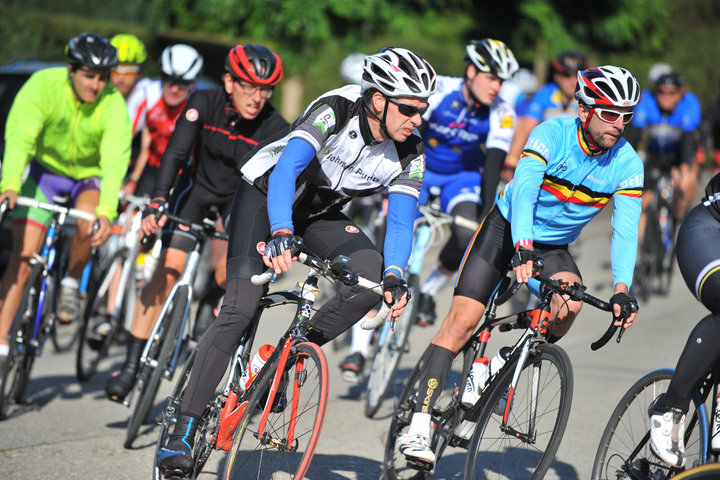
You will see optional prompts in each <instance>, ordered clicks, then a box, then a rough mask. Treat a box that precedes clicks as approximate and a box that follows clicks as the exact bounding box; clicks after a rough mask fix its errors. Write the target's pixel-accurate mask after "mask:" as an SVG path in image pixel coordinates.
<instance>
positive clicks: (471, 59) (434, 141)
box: [418, 38, 518, 326]
mask: <svg viewBox="0 0 720 480" xmlns="http://www.w3.org/2000/svg"><path fill="white" fill-rule="evenodd" d="M517 70H518V63H517V60H515V56H514V55H513V53H512V51H511V50H510V49H509V48H508V47H507V45H505V44H504V43H503V42H501V41H499V40H494V39H491V38H486V39H483V40H475V41H472V42H470V43H469V44H468V45H467V46H466V47H465V71H464V72H463V78H456V77H440V78H439V81H438V93H437V94H435V95H434V96H433V97H432V98H431V99H430V106H431V107H430V109H429V110H428V112H427V113H426V114H425V129H424V130H423V134H422V136H423V140H424V142H425V145H426V148H427V172H426V174H425V179H424V181H423V188H422V191H421V193H420V200H419V202H420V204H426V203H427V201H428V199H429V197H430V189H431V188H432V187H436V188H439V189H440V190H441V194H440V205H441V207H442V209H443V211H445V212H447V213H449V214H451V215H459V216H461V217H465V218H468V219H470V220H473V221H476V220H479V219H481V218H482V217H483V216H484V215H485V214H487V212H488V211H490V207H491V206H492V205H493V203H494V198H495V194H496V192H497V185H498V181H499V179H500V168H501V167H502V165H503V161H504V160H505V157H506V156H507V153H508V150H509V149H510V142H511V140H512V138H513V132H514V131H515V121H516V118H515V111H514V110H513V107H512V106H511V105H509V104H508V103H507V102H505V100H504V99H503V98H502V97H501V96H499V93H500V89H501V86H502V84H503V82H504V81H506V80H509V79H510V78H512V76H513V74H514V73H515V72H516V71H517ZM481 170H482V175H481V173H480V172H481ZM450 231H451V235H450V238H449V239H448V241H447V243H446V244H445V246H444V247H443V249H442V250H441V251H440V256H439V259H438V265H437V267H436V268H435V269H434V270H433V271H432V273H430V276H429V277H428V279H427V280H426V281H425V283H424V284H423V285H422V287H421V288H420V298H419V299H418V323H419V324H420V325H422V326H430V325H432V324H433V323H434V322H435V318H436V314H435V300H434V297H435V295H436V294H437V292H438V291H439V290H440V289H441V288H443V287H444V286H446V285H447V284H448V283H449V281H450V279H451V276H452V275H453V274H454V273H455V272H456V271H457V269H458V267H459V266H460V261H461V260H462V255H463V252H464V251H465V247H466V246H467V244H468V243H469V242H470V239H471V238H472V236H473V233H474V232H473V231H472V230H468V229H467V228H464V227H461V226H458V225H453V226H452V227H451V230H450Z"/></svg>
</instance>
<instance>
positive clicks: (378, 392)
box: [363, 190, 478, 418]
mask: <svg viewBox="0 0 720 480" xmlns="http://www.w3.org/2000/svg"><path fill="white" fill-rule="evenodd" d="M438 193H439V192H433V191H432V190H431V198H430V201H429V202H428V204H427V205H420V206H419V207H418V210H419V211H420V214H421V215H420V217H418V219H417V220H416V221H415V229H414V232H415V233H414V235H413V248H412V253H411V255H410V259H409V261H408V266H407V268H406V272H407V273H408V291H409V293H410V298H409V300H408V303H407V305H406V306H405V310H403V313H402V315H401V316H400V317H398V318H397V319H396V321H394V322H384V321H383V320H384V319H383V318H381V317H379V316H378V317H375V318H376V321H374V322H368V323H366V324H365V325H363V328H366V329H368V330H370V329H373V328H377V327H378V326H380V322H382V328H381V329H380V331H379V333H378V335H377V341H376V342H375V344H374V347H373V350H372V352H371V355H370V357H371V358H372V365H371V367H370V373H369V374H368V381H367V390H366V394H365V416H367V417H368V418H373V417H374V416H375V414H376V413H377V412H378V410H379V409H380V407H381V406H382V403H383V401H384V400H385V398H387V396H388V395H389V394H390V392H391V390H392V388H391V386H392V384H393V381H394V379H395V376H396V374H397V370H398V366H399V365H400V359H401V358H402V355H403V354H404V353H405V352H406V351H408V350H409V345H408V338H409V336H410V330H411V328H412V326H413V325H414V324H415V317H416V316H417V308H418V303H417V300H418V299H419V298H420V272H421V271H422V266H423V261H424V259H425V253H426V252H427V250H428V249H429V248H431V247H432V246H433V245H438V244H443V243H444V242H445V239H446V236H447V232H446V230H445V228H444V227H445V225H459V226H461V227H463V228H467V229H470V230H473V231H474V230H476V229H477V227H478V223H477V222H474V221H472V220H469V219H467V218H464V217H460V216H457V215H450V214H447V213H445V212H443V211H442V210H441V209H440V206H439V205H438V203H437V202H436V201H435V199H437V194H438Z"/></svg>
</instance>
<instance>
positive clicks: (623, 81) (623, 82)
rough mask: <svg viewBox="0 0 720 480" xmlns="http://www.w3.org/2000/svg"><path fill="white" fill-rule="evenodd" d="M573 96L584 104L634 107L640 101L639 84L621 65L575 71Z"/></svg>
mask: <svg viewBox="0 0 720 480" xmlns="http://www.w3.org/2000/svg"><path fill="white" fill-rule="evenodd" d="M577 79H578V83H577V87H575V98H576V99H577V101H578V102H581V103H584V104H585V105H589V106H591V107H592V106H595V105H608V106H614V107H634V106H635V105H637V104H638V102H639V101H640V84H639V83H638V81H637V80H636V79H635V77H634V76H633V74H632V73H630V72H629V71H627V70H625V69H624V68H622V67H615V66H612V65H605V66H602V67H595V68H589V69H587V70H580V71H578V72H577Z"/></svg>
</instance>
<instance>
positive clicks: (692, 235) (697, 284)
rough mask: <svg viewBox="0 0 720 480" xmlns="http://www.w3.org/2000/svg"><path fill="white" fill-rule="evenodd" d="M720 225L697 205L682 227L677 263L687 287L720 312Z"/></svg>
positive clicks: (713, 310) (709, 308)
mask: <svg viewBox="0 0 720 480" xmlns="http://www.w3.org/2000/svg"><path fill="white" fill-rule="evenodd" d="M718 238H720V222H718V221H717V220H716V219H715V217H713V215H712V214H711V213H710V211H709V210H708V209H707V208H706V207H704V206H702V205H698V206H697V207H695V208H693V209H692V210H691V211H690V213H688V215H687V217H685V220H684V221H683V223H682V225H681V226H680V230H679V231H678V238H677V260H678V266H679V267H680V273H682V276H683V279H685V284H686V285H687V286H688V288H689V289H690V291H691V292H693V295H695V297H697V299H698V300H700V301H701V302H702V304H703V305H705V307H707V309H708V310H710V311H711V312H713V313H720V242H718Z"/></svg>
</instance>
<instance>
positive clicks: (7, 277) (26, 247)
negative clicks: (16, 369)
mask: <svg viewBox="0 0 720 480" xmlns="http://www.w3.org/2000/svg"><path fill="white" fill-rule="evenodd" d="M12 233H13V248H12V255H11V257H10V263H9V265H8V266H7V268H6V269H5V273H4V274H3V277H2V282H0V344H3V345H7V344H8V340H7V338H6V335H7V333H8V332H9V331H10V325H11V324H12V320H13V317H14V316H15V312H16V311H17V309H18V307H19V306H20V300H21V299H22V294H23V289H24V286H25V282H26V281H27V278H28V276H30V271H31V270H32V266H31V265H30V259H31V258H32V257H33V254H34V253H35V252H37V251H38V249H39V248H40V245H41V244H42V241H43V238H44V236H45V228H44V227H43V226H41V225H39V224H36V223H32V222H25V221H18V222H15V223H13V226H12Z"/></svg>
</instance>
